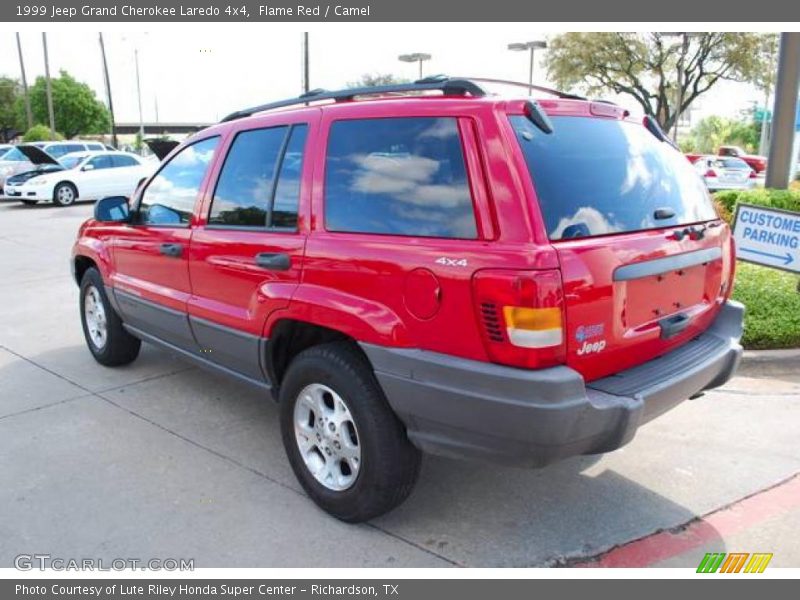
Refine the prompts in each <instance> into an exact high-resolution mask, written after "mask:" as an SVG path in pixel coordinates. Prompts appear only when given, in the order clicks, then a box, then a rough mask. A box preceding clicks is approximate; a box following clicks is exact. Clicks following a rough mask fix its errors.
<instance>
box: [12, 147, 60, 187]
mask: <svg viewBox="0 0 800 600" xmlns="http://www.w3.org/2000/svg"><path fill="white" fill-rule="evenodd" d="M15 150H16V151H17V152H20V153H21V154H23V155H24V156H25V158H26V159H27V160H28V162H29V163H30V167H32V168H28V169H27V170H25V171H22V172H20V173H17V174H16V175H11V176H10V177H7V178H6V180H5V184H4V186H5V188H6V189H9V190H12V195H13V191H14V190H15V189H16V187H17V186H19V185H21V184H22V183H25V182H26V181H28V180H29V179H33V178H34V177H38V176H39V175H45V174H47V173H55V172H56V171H63V170H64V165H63V164H61V162H59V161H57V160H56V159H55V158H53V157H52V156H50V155H49V154H48V153H47V152H45V151H44V150H42V149H41V148H38V147H36V146H35V145H33V144H25V145H20V146H17V147H16V148H15Z"/></svg>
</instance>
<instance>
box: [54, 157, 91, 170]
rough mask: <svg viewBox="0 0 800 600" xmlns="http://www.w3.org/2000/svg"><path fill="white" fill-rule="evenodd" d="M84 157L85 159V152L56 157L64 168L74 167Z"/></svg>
mask: <svg viewBox="0 0 800 600" xmlns="http://www.w3.org/2000/svg"><path fill="white" fill-rule="evenodd" d="M85 159H86V155H85V154H75V155H70V156H62V157H61V158H59V159H58V162H60V163H61V164H62V165H63V166H64V168H65V169H74V168H75V167H77V166H78V165H79V164H81V162H83V161H84V160H85Z"/></svg>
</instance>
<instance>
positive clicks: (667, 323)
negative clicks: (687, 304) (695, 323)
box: [658, 314, 692, 340]
mask: <svg viewBox="0 0 800 600" xmlns="http://www.w3.org/2000/svg"><path fill="white" fill-rule="evenodd" d="M691 321H692V318H691V317H690V316H689V315H686V314H680V315H673V316H671V317H667V318H666V319H661V320H660V321H659V322H658V325H659V327H661V339H662V340H668V339H669V338H671V337H674V336H676V335H678V334H679V333H680V332H681V331H683V330H684V329H686V327H688V326H689V323H690V322H691Z"/></svg>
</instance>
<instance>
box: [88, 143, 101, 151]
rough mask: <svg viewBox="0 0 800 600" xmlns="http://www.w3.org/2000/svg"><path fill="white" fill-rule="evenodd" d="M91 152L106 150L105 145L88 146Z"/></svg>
mask: <svg viewBox="0 0 800 600" xmlns="http://www.w3.org/2000/svg"><path fill="white" fill-rule="evenodd" d="M86 147H87V148H88V149H89V150H105V148H104V147H103V144H86Z"/></svg>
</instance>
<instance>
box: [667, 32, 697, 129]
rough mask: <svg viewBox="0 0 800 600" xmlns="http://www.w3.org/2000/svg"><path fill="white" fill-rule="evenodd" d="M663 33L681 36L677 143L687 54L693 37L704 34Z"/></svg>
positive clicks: (676, 124)
mask: <svg viewBox="0 0 800 600" xmlns="http://www.w3.org/2000/svg"><path fill="white" fill-rule="evenodd" d="M663 35H666V36H669V37H680V38H681V46H680V48H681V53H680V55H679V56H678V105H677V106H676V107H675V124H674V126H673V129H672V139H673V141H674V142H675V143H677V142H678V123H679V122H680V120H681V114H682V113H683V97H684V94H683V78H684V76H685V75H686V69H685V68H684V67H685V64H686V54H687V53H688V52H689V40H690V39H691V38H693V37H700V36H701V35H702V34H700V33H690V32H688V31H675V32H665V33H664V34H663Z"/></svg>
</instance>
